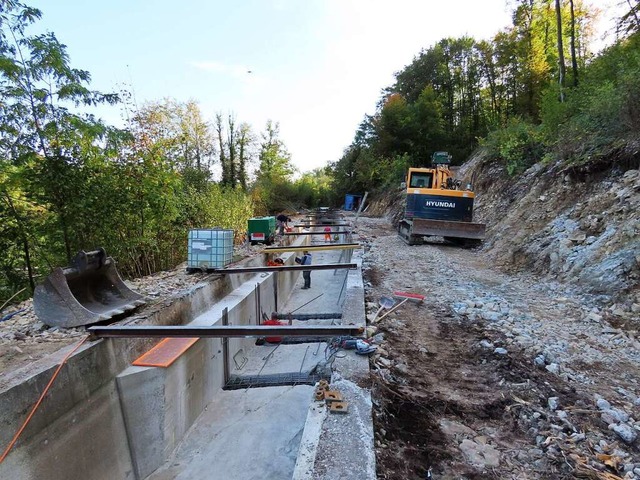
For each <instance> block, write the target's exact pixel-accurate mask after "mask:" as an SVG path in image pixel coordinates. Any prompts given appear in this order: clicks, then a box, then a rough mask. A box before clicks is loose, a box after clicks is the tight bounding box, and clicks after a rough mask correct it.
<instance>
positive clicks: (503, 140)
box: [484, 118, 545, 175]
mask: <svg viewBox="0 0 640 480" xmlns="http://www.w3.org/2000/svg"><path fill="white" fill-rule="evenodd" d="M484 145H485V147H486V148H487V151H488V153H489V155H491V156H492V157H494V158H497V159H499V160H501V161H502V162H503V163H504V164H505V168H506V169H507V173H509V175H517V174H519V173H522V172H523V171H524V170H526V169H527V168H528V167H530V166H531V165H533V164H534V163H536V162H538V161H540V160H541V159H542V157H543V156H544V153H545V146H544V143H543V142H542V134H541V131H540V127H539V126H536V125H533V124H531V123H529V122H527V121H524V120H522V119H518V118H513V119H511V120H510V121H509V124H508V125H507V126H506V127H505V128H503V129H500V130H495V131H493V132H491V133H490V134H489V135H488V137H487V139H486V141H485V142H484Z"/></svg>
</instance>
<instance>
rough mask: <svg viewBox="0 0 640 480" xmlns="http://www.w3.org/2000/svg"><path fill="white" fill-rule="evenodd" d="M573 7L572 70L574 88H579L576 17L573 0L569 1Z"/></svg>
mask: <svg viewBox="0 0 640 480" xmlns="http://www.w3.org/2000/svg"><path fill="white" fill-rule="evenodd" d="M569 5H570V6H571V68H572V70H573V86H574V87H577V86H578V58H577V56H576V15H575V11H574V8H573V0H569Z"/></svg>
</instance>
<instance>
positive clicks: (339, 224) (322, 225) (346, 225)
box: [294, 223, 351, 228]
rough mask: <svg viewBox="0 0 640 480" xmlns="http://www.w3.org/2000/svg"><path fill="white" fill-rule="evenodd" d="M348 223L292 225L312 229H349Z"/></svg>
mask: <svg viewBox="0 0 640 480" xmlns="http://www.w3.org/2000/svg"><path fill="white" fill-rule="evenodd" d="M350 226H351V224H350V223H309V224H307V223H303V224H300V225H294V227H301V228H312V227H350Z"/></svg>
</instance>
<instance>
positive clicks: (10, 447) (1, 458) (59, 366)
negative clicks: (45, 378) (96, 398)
mask: <svg viewBox="0 0 640 480" xmlns="http://www.w3.org/2000/svg"><path fill="white" fill-rule="evenodd" d="M87 338H89V335H87V336H85V337H84V338H83V339H82V340H80V341H79V342H78V344H77V345H76V346H75V347H73V349H72V350H71V351H70V352H69V353H67V355H66V356H65V357H64V359H63V360H62V362H60V365H58V368H57V369H56V371H55V372H54V374H53V376H52V377H51V380H49V383H48V384H47V386H46V387H45V389H44V391H43V392H42V395H40V398H38V401H37V402H36V404H35V405H34V406H33V408H32V409H31V412H29V416H27V419H26V420H25V421H24V423H23V424H22V426H21V427H20V429H19V430H18V431H17V432H16V434H15V435H14V436H13V439H12V440H11V442H10V443H9V446H7V448H6V449H5V451H4V452H3V453H2V456H0V463H2V462H4V459H5V458H7V455H9V452H10V451H11V449H12V448H13V446H14V445H15V444H16V442H17V441H18V438H20V435H21V434H22V432H23V430H24V429H25V428H26V427H27V425H28V424H29V422H30V421H31V417H33V415H34V414H35V413H36V410H37V409H38V407H39V406H40V404H41V403H42V400H44V396H45V395H46V394H47V392H48V391H49V389H50V388H51V385H53V382H54V381H55V379H56V377H57V376H58V373H60V370H62V367H63V366H64V364H65V363H67V360H69V357H70V356H71V355H73V354H74V353H75V352H76V350H78V349H79V348H80V346H81V345H82V344H83V343H84V342H85V341H86V340H87Z"/></svg>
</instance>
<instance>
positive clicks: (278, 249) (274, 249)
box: [262, 243, 361, 253]
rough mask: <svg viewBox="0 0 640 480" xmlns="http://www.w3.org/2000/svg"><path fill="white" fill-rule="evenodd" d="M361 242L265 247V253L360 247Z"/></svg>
mask: <svg viewBox="0 0 640 480" xmlns="http://www.w3.org/2000/svg"><path fill="white" fill-rule="evenodd" d="M360 247H361V245H360V244H359V243H331V244H329V245H309V246H306V247H304V246H303V247H265V249H264V250H262V252H263V253H285V252H304V251H305V250H308V251H310V252H315V251H319V250H347V249H355V248H360Z"/></svg>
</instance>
